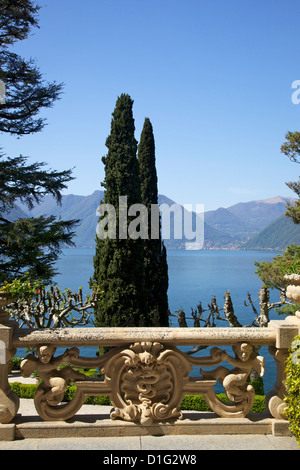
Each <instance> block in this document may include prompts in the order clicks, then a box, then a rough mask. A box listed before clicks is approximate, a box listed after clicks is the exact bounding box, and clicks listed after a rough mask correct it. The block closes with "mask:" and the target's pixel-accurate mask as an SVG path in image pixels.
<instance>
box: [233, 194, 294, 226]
mask: <svg viewBox="0 0 300 470" xmlns="http://www.w3.org/2000/svg"><path fill="white" fill-rule="evenodd" d="M294 201H295V199H293V198H287V197H281V196H276V197H273V198H270V199H264V200H262V201H250V202H239V203H238V204H234V205H233V206H231V207H228V208H227V210H228V211H229V212H231V214H233V215H235V216H236V217H238V218H239V219H240V220H241V221H242V222H243V223H245V224H247V225H248V226H249V227H250V228H251V229H252V230H253V231H254V232H258V231H260V230H262V229H263V228H265V227H266V226H267V225H268V224H270V223H271V222H273V221H274V220H276V219H277V218H278V217H280V216H282V215H283V214H284V213H285V211H286V204H287V202H291V203H293V202H294Z"/></svg>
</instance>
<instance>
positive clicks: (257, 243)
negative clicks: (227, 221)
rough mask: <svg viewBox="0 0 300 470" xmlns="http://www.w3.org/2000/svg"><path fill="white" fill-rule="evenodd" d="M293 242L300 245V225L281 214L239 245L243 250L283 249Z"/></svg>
mask: <svg viewBox="0 0 300 470" xmlns="http://www.w3.org/2000/svg"><path fill="white" fill-rule="evenodd" d="M293 243H296V245H300V225H296V224H294V223H293V222H292V220H291V219H290V218H289V217H286V216H284V215H282V216H281V217H279V218H278V219H276V220H274V222H272V223H271V224H269V225H268V226H267V227H266V228H264V229H263V230H262V231H261V232H259V233H257V234H256V235H254V236H253V237H252V238H250V240H248V241H247V242H246V243H245V244H243V245H241V247H242V248H244V249H245V250H278V251H284V250H285V248H286V247H287V246H288V245H292V244H293Z"/></svg>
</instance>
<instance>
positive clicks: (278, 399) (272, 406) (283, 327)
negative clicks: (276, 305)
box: [266, 316, 300, 420]
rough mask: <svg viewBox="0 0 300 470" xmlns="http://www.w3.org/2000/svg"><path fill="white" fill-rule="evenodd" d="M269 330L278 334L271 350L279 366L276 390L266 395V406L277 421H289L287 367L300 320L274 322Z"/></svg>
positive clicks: (298, 332) (292, 318)
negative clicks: (290, 349)
mask: <svg viewBox="0 0 300 470" xmlns="http://www.w3.org/2000/svg"><path fill="white" fill-rule="evenodd" d="M268 328H270V329H273V330H274V331H275V332H276V343H275V347H274V346H271V347H270V348H269V351H270V353H271V354H272V356H273V357H274V360H275V362H276V366H277V379H276V383H275V385H274V388H273V390H272V391H271V392H269V393H268V394H267V395H266V406H267V407H268V409H269V411H270V413H271V415H272V416H273V417H274V418H275V419H285V420H286V419H287V418H286V416H285V413H284V410H285V408H286V404H285V402H284V398H285V396H286V387H285V384H284V381H285V367H286V360H287V357H288V351H289V348H290V347H291V344H292V342H293V340H294V338H295V336H296V335H299V334H300V318H299V317H298V316H290V317H287V318H286V319H285V320H282V321H279V320H272V321H270V323H269V325H268Z"/></svg>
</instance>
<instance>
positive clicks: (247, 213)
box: [18, 190, 288, 249]
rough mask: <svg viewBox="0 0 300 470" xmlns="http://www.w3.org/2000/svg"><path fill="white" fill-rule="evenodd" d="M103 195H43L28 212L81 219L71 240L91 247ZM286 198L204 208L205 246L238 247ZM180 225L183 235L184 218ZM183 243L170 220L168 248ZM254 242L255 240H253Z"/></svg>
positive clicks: (274, 214) (280, 211) (274, 215)
mask: <svg viewBox="0 0 300 470" xmlns="http://www.w3.org/2000/svg"><path fill="white" fill-rule="evenodd" d="M103 195H104V193H103V191H100V190H98V191H94V192H93V193H92V194H90V195H88V196H78V195H74V194H68V195H64V196H63V197H62V204H61V206H60V205H58V204H57V203H56V201H55V200H54V198H53V197H51V196H46V197H45V198H44V199H43V200H42V202H41V204H40V205H38V206H36V207H35V208H34V209H33V210H32V211H31V213H30V214H31V216H39V215H41V214H45V215H55V216H57V217H61V218H62V219H63V220H68V219H80V220H81V222H80V224H79V225H78V227H77V230H76V237H75V238H74V242H75V243H76V246H77V247H78V248H93V247H94V246H95V233H96V226H97V222H98V216H97V214H96V211H97V208H98V206H99V204H100V201H101V200H102V198H103ZM287 200H288V199H287V198H281V197H276V198H272V199H267V200H264V201H250V202H248V203H238V204H235V205H233V206H231V207H229V208H227V209H225V208H222V207H221V208H219V209H217V210H215V211H208V212H206V213H205V214H204V248H205V249H210V248H211V249H234V248H239V244H240V242H241V241H245V240H247V239H249V237H251V236H253V234H256V233H257V232H260V231H261V230H262V229H264V228H265V227H266V226H268V224H269V223H270V222H274V220H276V219H277V218H278V217H279V216H282V215H283V214H284V212H285V210H286V201H287ZM158 202H159V204H160V205H161V204H167V205H168V206H172V205H173V204H176V203H175V202H174V201H173V200H172V199H170V198H168V197H167V196H164V195H162V194H161V195H159V198H158ZM180 207H181V206H180ZM18 210H21V212H20V214H21V213H22V210H23V211H25V212H26V207H24V206H22V205H20V208H19V209H18ZM27 212H28V211H27ZM25 216H26V215H25ZM195 217H196V215H195V213H193V227H192V228H193V230H195V226H196V224H195V220H196V218H195ZM181 228H182V234H183V235H184V221H183V219H182V227H181ZM283 236H284V235H283ZM186 243H189V240H187V239H186V238H185V237H184V236H183V238H182V239H180V240H176V239H174V230H173V227H172V224H171V237H170V239H167V240H165V244H166V247H167V248H168V249H186ZM255 243H256V244H257V243H258V242H256V241H255ZM259 243H260V244H261V245H262V244H263V245H264V246H265V247H266V248H272V247H273V245H274V243H275V242H274V241H272V246H270V247H269V246H267V245H268V243H269V242H267V241H266V242H264V243H263V242H261V241H260V242H259ZM250 246H251V245H249V249H250ZM243 247H246V245H243Z"/></svg>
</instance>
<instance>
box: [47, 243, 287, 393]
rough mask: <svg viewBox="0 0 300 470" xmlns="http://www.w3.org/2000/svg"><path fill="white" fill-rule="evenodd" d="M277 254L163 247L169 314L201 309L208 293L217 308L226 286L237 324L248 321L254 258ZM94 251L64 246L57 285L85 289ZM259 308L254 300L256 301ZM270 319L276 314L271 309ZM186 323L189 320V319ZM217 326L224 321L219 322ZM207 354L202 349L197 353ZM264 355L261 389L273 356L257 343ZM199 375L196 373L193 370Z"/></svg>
mask: <svg viewBox="0 0 300 470" xmlns="http://www.w3.org/2000/svg"><path fill="white" fill-rule="evenodd" d="M276 254H277V253H275V252H269V251H214V250H211V251H210V250H209V251H203V250H200V251H168V268H169V291H168V297H169V308H170V311H171V313H175V312H176V310H178V309H179V308H181V309H183V310H184V311H185V313H186V315H187V317H189V316H191V315H190V312H191V307H194V308H196V305H197V304H198V303H199V301H201V302H202V306H203V308H206V307H207V304H208V303H210V301H211V297H212V295H215V296H216V299H217V303H218V306H219V308H222V307H223V305H224V294H225V291H226V290H229V291H230V293H231V298H232V302H233V306H234V310H235V314H236V315H237V316H238V319H239V321H240V323H241V324H243V325H244V324H248V323H250V322H251V321H252V320H253V318H254V316H253V312H252V309H251V307H245V306H244V300H247V292H250V293H251V295H252V299H253V300H255V299H257V293H258V291H259V289H260V287H261V281H260V280H259V278H258V276H257V275H256V274H255V269H256V268H255V266H254V262H255V261H263V260H264V261H267V260H271V259H272V258H273V257H274V256H276ZM93 256H94V250H89V249H68V250H64V253H63V255H62V256H61V258H60V260H59V261H58V263H57V269H58V271H59V272H60V274H59V275H58V276H57V277H56V278H55V281H56V282H57V284H59V285H60V287H61V288H62V289H64V288H66V287H68V288H70V289H72V290H77V289H78V287H80V286H82V287H83V289H84V292H85V293H88V292H89V288H88V283H89V279H90V277H91V276H92V274H93ZM277 299H278V297H277V294H276V292H274V293H271V300H277ZM256 308H257V309H258V310H259V303H258V302H256ZM270 316H271V318H274V319H276V318H278V316H277V314H276V313H275V312H274V313H272V314H271V315H270ZM189 323H190V326H192V321H190V322H189ZM170 326H174V327H177V326H178V323H177V319H176V318H174V317H171V324H170ZM217 326H222V327H223V326H227V323H225V322H221V323H220V324H218V325H217ZM229 351H231V350H229ZM95 352H96V348H82V349H81V354H82V355H84V356H92V357H94V356H95ZM201 354H202V355H205V356H206V355H208V350H205V351H204V352H202V353H201ZM260 354H262V355H263V356H264V357H265V360H266V374H265V377H264V384H265V391H266V392H267V391H269V390H271V389H272V388H273V385H274V382H275V377H276V370H275V364H274V360H273V358H271V356H270V355H269V353H268V351H267V347H263V348H261V352H260ZM194 374H195V375H199V373H198V372H196V371H195V372H194Z"/></svg>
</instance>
